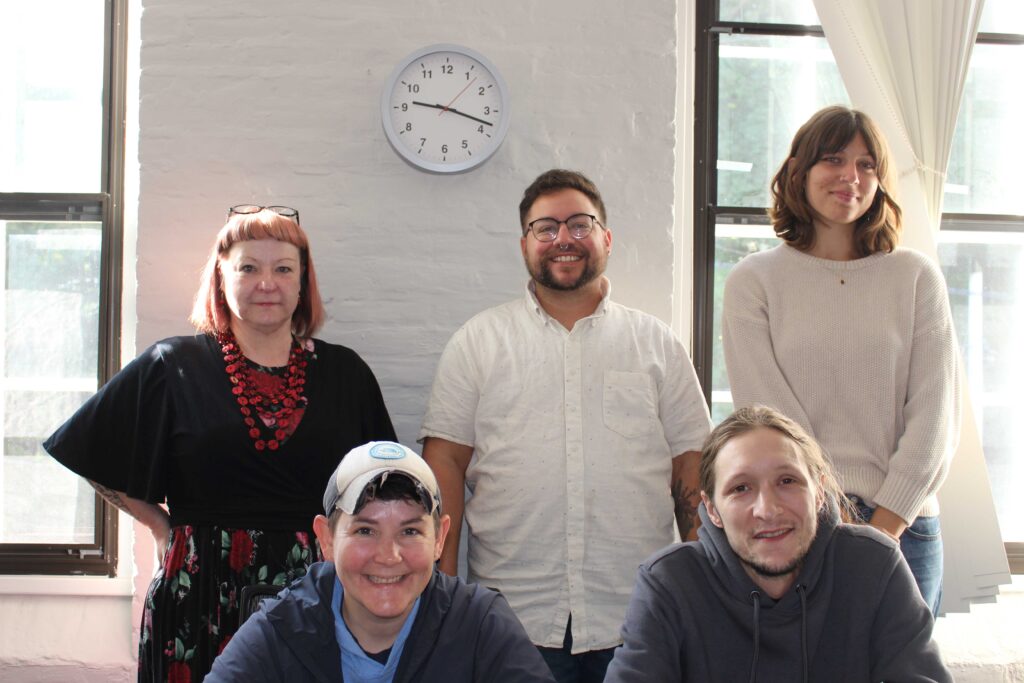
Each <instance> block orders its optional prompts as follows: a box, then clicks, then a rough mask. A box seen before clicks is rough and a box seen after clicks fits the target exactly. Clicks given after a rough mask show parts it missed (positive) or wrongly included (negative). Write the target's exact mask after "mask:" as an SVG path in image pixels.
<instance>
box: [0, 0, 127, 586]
mask: <svg viewBox="0 0 1024 683" xmlns="http://www.w3.org/2000/svg"><path fill="white" fill-rule="evenodd" d="M55 5H59V7H57V6H55ZM125 7H126V3H123V2H122V1H121V0H106V1H101V0H92V1H84V0H63V1H62V2H57V3H5V4H4V5H3V6H2V8H0V24H2V25H4V26H6V27H8V29H9V30H8V31H7V35H6V37H5V39H4V41H2V43H0V86H2V87H0V136H2V139H3V143H2V144H0V148H2V149H4V150H5V154H4V155H2V156H0V269H2V274H3V282H4V284H5V288H4V292H3V298H2V299H0V309H2V313H0V326H2V327H0V341H2V344H3V353H2V355H0V381H2V383H3V400H2V402H0V424H2V425H3V441H2V451H0V573H8V574H10V573H25V574H66V573H79V574H82V573H86V574H111V575H112V574H113V570H114V567H115V565H116V555H117V545H116V539H117V534H116V529H117V527H116V520H117V516H116V510H114V509H113V508H111V507H109V506H108V505H107V504H106V503H105V502H103V501H102V499H101V498H99V496H97V495H96V494H95V492H94V491H93V490H92V488H91V487H90V486H89V484H88V483H87V482H85V481H84V480H82V479H81V478H79V477H78V476H76V475H74V474H72V473H71V472H70V471H68V470H66V469H65V468H64V467H63V466H61V465H60V464H58V463H57V462H56V461H54V460H52V459H51V458H50V457H49V456H48V455H47V454H46V452H45V451H44V450H43V448H42V445H41V443H42V441H43V440H44V439H45V437H46V436H47V435H49V434H50V432H52V431H53V430H54V429H55V428H56V427H57V426H59V425H60V423H61V422H62V421H63V420H64V419H66V418H67V417H68V416H70V415H71V413H72V412H73V411H74V410H75V409H76V408H77V407H78V406H79V405H80V404H81V403H82V402H83V401H84V400H85V399H86V398H87V397H88V396H89V395H90V394H91V393H92V392H94V391H95V390H96V388H97V386H98V382H99V381H101V380H103V379H105V378H106V377H109V376H110V374H112V372H114V371H116V370H117V368H118V367H119V362H118V348H119V338H120V335H119V325H120V320H119V316H118V309H119V304H120V279H119V277H120V260H121V249H120V231H121V184H122V180H121V178H122V168H123V152H122V148H123V138H124V131H123V127H122V123H121V122H122V121H123V118H124V115H123V110H124V95H123V93H124V66H123V64H124V51H125V35H124V26H125V16H124V14H125ZM8 150H9V152H7V151H8Z"/></svg>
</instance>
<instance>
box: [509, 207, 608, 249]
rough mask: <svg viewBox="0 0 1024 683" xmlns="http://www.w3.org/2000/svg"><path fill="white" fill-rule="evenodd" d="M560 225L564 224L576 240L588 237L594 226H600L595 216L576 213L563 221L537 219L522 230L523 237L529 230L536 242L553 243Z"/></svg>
mask: <svg viewBox="0 0 1024 683" xmlns="http://www.w3.org/2000/svg"><path fill="white" fill-rule="evenodd" d="M562 223H565V227H566V229H568V230H569V234H570V235H572V237H573V239H577V240H581V239H583V238H584V237H586V236H587V235H589V234H590V233H591V232H592V231H593V230H594V226H595V225H601V221H599V220H597V216H592V215H590V214H589V213H576V214H573V215H571V216H569V217H568V218H566V219H565V220H564V221H556V220H555V219H554V218H538V219H537V220H535V221H531V222H530V223H528V224H527V226H526V230H523V237H526V231H527V230H529V231H531V232H533V236H534V237H536V238H537V241H538V242H554V241H555V238H557V237H558V230H559V228H561V226H562Z"/></svg>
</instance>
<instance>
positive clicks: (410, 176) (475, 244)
mask: <svg viewBox="0 0 1024 683" xmlns="http://www.w3.org/2000/svg"><path fill="white" fill-rule="evenodd" d="M675 12H676V9H675V3H674V2H672V1H671V0H657V1H653V2H645V3H635V4H628V5H627V3H619V2H592V1H583V0H572V1H565V2H562V1H550V0H549V1H546V2H540V1H529V2H518V3H498V2H489V1H487V2H481V1H478V0H476V1H470V0H451V1H446V2H423V1H422V0H417V1H406V0H403V1H401V2H389V1H382V0H373V1H369V0H365V1H364V0H347V1H345V2H339V1H338V0H329V1H328V0H315V1H305V2H295V3H281V2H278V1H276V0H246V1H245V2H239V1H222V0H219V1H218V2H216V3H210V2H207V1H206V0H202V1H200V0H173V1H171V0H166V1H165V0H160V1H156V0H153V1H150V2H146V3H145V11H144V14H143V17H142V79H141V87H140V91H141V110H140V121H141V129H142V132H141V137H140V140H139V157H140V163H141V184H140V186H141V191H140V198H139V237H138V299H137V305H138V336H137V340H138V348H139V349H140V350H141V349H142V348H144V346H145V345H146V344H149V343H150V342H152V341H154V340H156V339H158V338H160V337H163V336H167V335H170V334H180V333H186V332H188V331H189V329H190V328H189V326H188V324H187V323H186V322H185V316H186V314H187V312H188V309H189V305H190V301H191V297H192V295H193V292H194V290H195V283H196V276H197V273H198V269H199V268H200V266H201V264H202V262H203V260H204V258H205V257H206V254H207V250H208V248H209V246H210V243H211V241H212V238H213V235H214V234H215V232H216V230H217V229H218V228H219V227H220V225H221V224H222V223H223V219H224V212H225V209H226V207H227V206H229V205H231V204H237V203H240V202H249V201H252V202H258V203H263V204H269V203H280V204H287V205H289V206H294V207H296V208H298V209H299V210H300V211H301V215H302V224H303V226H304V227H305V228H306V229H307V230H308V231H309V233H310V237H311V239H312V241H313V248H314V258H315V260H316V265H317V269H318V273H319V276H320V279H321V284H322V287H323V291H324V295H325V298H326V304H327V309H328V313H329V316H330V322H329V323H328V325H327V326H326V328H325V329H324V330H323V332H322V333H321V335H320V336H321V337H323V338H325V339H327V340H329V341H335V342H340V343H343V344H346V345H348V346H351V347H353V348H355V349H356V350H357V351H358V352H359V353H360V354H362V355H363V357H364V358H365V359H366V360H367V362H369V363H370V365H371V366H372V367H373V369H374V371H375V372H376V374H377V377H378V379H379V380H380V382H381V385H382V387H383V390H384V394H385V399H386V400H387V403H388V407H389V409H390V410H391V413H392V417H393V419H394V421H395V423H396V427H397V429H398V433H399V437H400V439H401V440H403V441H405V442H406V443H410V442H412V440H413V439H414V438H415V434H416V431H417V429H418V427H419V421H420V418H421V417H422V414H423V410H424V405H425V401H426V395H427V392H428V391H429V386H430V382H431V380H432V378H433V373H434V367H435V364H436V361H437V357H438V355H439V354H440V352H441V350H442V348H443V346H444V344H445V342H446V341H447V339H448V337H449V336H450V335H451V333H452V332H453V331H454V330H455V329H456V328H457V327H458V326H459V325H461V324H462V323H463V322H464V321H465V320H466V319H467V318H469V317H470V316H471V315H472V314H474V313H476V312H477V311H479V310H481V309H483V308H485V307H487V306H490V305H493V304H496V303H499V302H502V301H505V300H507V299H509V298H512V297H516V296H519V295H520V293H521V291H522V286H523V283H524V281H525V270H524V268H523V266H522V261H521V256H520V254H519V245H518V214H517V206H518V202H519V199H520V197H521V194H522V191H523V189H524V188H525V187H526V185H527V184H529V182H530V181H531V180H532V179H533V178H534V177H535V176H536V175H537V174H538V173H540V172H542V171H544V170H546V169H548V168H550V167H553V166H564V167H569V168H575V169H579V170H582V171H584V172H585V173H587V174H588V175H590V176H591V177H592V178H593V179H594V180H595V181H596V182H597V184H598V186H599V187H600V188H601V189H602V191H603V194H604V195H605V199H606V203H607V205H608V212H609V215H608V220H609V224H610V226H611V228H612V230H613V233H614V235H615V244H614V249H613V253H612V257H611V265H610V268H609V275H610V277H611V279H612V283H613V295H614V296H615V297H616V298H617V299H618V300H620V301H622V302H623V303H626V304H629V305H632V306H636V307H639V308H642V309H644V310H647V311H649V312H651V313H653V314H655V315H658V316H660V317H662V318H663V319H665V320H666V321H668V319H669V317H670V314H671V293H672V262H673V258H672V257H673V249H674V248H675V247H674V245H673V241H672V227H673V226H672V221H673V206H674V202H675V192H674V188H673V176H674V171H675V169H674V149H673V147H674V144H675V124H674V119H675V96H676V91H675V89H676V85H675V82H676V57H675V48H676V19H675ZM437 42H452V43H458V44H463V45H466V46H468V47H471V48H474V49H476V50H478V51H480V52H482V53H484V54H485V55H487V56H488V57H489V58H490V59H491V60H492V61H493V62H494V63H495V65H496V66H497V67H498V69H499V70H500V71H501V72H502V74H503V75H504V77H505V79H506V80H507V82H508V85H509V89H510V91H511V97H512V117H513V118H512V126H511V129H510V131H509V134H508V137H507V138H506V141H505V144H504V146H503V147H502V148H501V149H500V150H499V152H498V154H497V155H496V156H495V157H494V158H492V159H491V160H490V161H489V162H488V163H487V164H485V165H484V166H483V167H482V168H478V169H477V170H475V171H471V172H469V173H467V174H463V175H457V176H451V177H442V176H436V175H430V174H426V173H423V172H420V171H417V170H414V169H413V168H411V167H410V166H408V165H406V164H405V163H404V162H403V161H402V160H401V159H400V158H399V157H398V156H397V155H396V154H395V153H394V152H393V151H392V150H391V148H390V147H389V145H388V143H387V140H386V139H385V137H384V134H383V131H382V130H381V125H380V114H379V98H380V93H381V89H382V87H383V85H384V82H385V80H386V79H387V77H388V75H389V74H390V72H391V69H392V68H393V67H394V65H395V64H396V63H397V62H398V61H399V60H400V59H401V58H402V57H404V56H405V55H406V54H407V53H409V52H411V51H413V50H414V49H416V48H418V47H421V46H424V45H429V44H432V43H437Z"/></svg>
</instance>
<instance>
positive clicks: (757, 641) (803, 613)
mask: <svg viewBox="0 0 1024 683" xmlns="http://www.w3.org/2000/svg"><path fill="white" fill-rule="evenodd" d="M796 593H797V595H799V596H800V666H801V673H802V674H803V675H802V676H801V678H800V680H802V681H803V683H808V681H809V680H810V678H809V677H808V672H807V587H806V586H804V585H803V584H802V583H801V584H799V585H797V587H796ZM750 600H751V602H753V603H754V661H753V662H751V664H750V683H757V656H758V654H760V651H761V594H760V593H759V592H757V591H750Z"/></svg>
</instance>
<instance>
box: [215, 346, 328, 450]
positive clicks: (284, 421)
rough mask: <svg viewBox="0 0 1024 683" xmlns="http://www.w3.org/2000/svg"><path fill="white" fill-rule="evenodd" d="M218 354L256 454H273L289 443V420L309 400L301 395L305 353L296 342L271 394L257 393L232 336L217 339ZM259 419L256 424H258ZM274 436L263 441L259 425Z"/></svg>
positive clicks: (249, 369)
mask: <svg viewBox="0 0 1024 683" xmlns="http://www.w3.org/2000/svg"><path fill="white" fill-rule="evenodd" d="M217 341H218V342H219V343H220V350H221V351H222V352H223V353H224V371H225V372H227V373H228V376H229V377H230V378H231V384H232V387H231V393H232V394H233V395H234V396H235V400H236V401H237V402H238V406H239V409H240V410H241V412H242V418H243V419H244V420H245V424H246V426H247V427H249V436H250V437H251V438H252V440H253V442H254V446H255V447H256V450H258V451H262V450H264V449H267V448H269V449H270V450H272V451H276V450H277V449H278V448H279V447H280V446H281V444H283V443H284V442H285V441H286V440H287V439H288V434H289V433H290V431H291V430H289V427H291V428H292V430H293V429H294V427H295V425H293V424H292V418H293V415H294V413H295V410H296V408H299V409H305V407H306V404H307V403H308V402H309V401H308V399H307V398H306V397H305V396H303V395H302V392H303V386H304V385H305V384H306V349H305V348H303V345H302V344H300V343H299V341H298V340H295V342H294V343H293V344H292V349H291V353H290V354H289V355H288V367H287V368H286V369H285V372H284V375H283V377H282V378H281V382H280V383H279V384H278V385H277V388H276V389H274V390H273V391H271V392H270V393H267V394H264V393H260V392H259V390H258V389H257V387H256V386H255V384H256V383H255V382H253V381H252V380H251V377H250V373H252V372H255V371H256V370H254V369H253V368H252V367H251V365H252V361H250V360H249V359H248V358H246V357H245V356H244V355H243V354H242V350H241V348H240V347H239V346H238V342H237V341H236V340H235V336H234V335H233V334H232V333H231V332H224V333H221V334H219V335H217ZM257 418H259V420H257ZM261 424H262V425H263V427H264V428H265V429H266V430H267V431H268V432H270V433H272V434H273V436H272V437H271V438H264V433H263V431H262V430H261V428H260V425H261Z"/></svg>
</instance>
